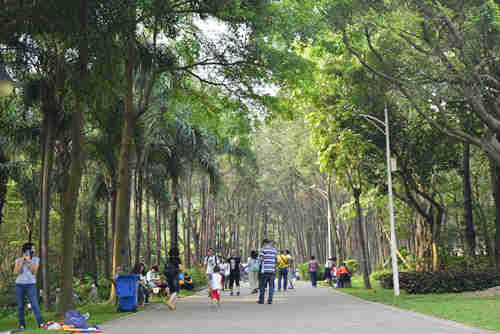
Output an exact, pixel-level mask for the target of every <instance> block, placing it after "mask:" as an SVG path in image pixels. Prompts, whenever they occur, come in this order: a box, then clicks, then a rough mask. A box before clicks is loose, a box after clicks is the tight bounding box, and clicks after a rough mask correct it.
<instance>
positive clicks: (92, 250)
mask: <svg viewBox="0 0 500 334" xmlns="http://www.w3.org/2000/svg"><path fill="white" fill-rule="evenodd" d="M95 209H96V208H93V209H92V208H90V210H95ZM89 218H91V219H92V220H91V221H89V238H88V241H89V242H88V249H89V252H88V258H89V273H90V274H91V275H92V277H93V278H94V279H97V260H98V259H97V249H96V245H97V240H96V239H97V238H96V226H95V224H96V218H97V217H96V216H95V212H94V213H93V214H92V216H91V217H89Z"/></svg>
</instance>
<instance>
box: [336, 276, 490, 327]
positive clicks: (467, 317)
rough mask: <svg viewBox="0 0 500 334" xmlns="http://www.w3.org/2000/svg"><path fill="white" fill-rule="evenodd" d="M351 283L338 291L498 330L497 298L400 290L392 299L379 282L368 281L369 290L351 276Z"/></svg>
mask: <svg viewBox="0 0 500 334" xmlns="http://www.w3.org/2000/svg"><path fill="white" fill-rule="evenodd" d="M352 283H353V287H352V288H350V289H341V290H340V291H342V292H344V293H348V294H350V295H353V296H357V297H359V298H362V299H366V300H370V301H373V302H378V303H383V304H387V305H392V306H395V307H399V308H403V309H407V310H412V311H416V312H420V313H425V314H429V315H433V316H436V317H438V318H442V319H448V320H454V321H456V322H460V323H463V324H466V325H471V326H475V327H481V328H484V329H490V330H495V331H500V317H498V310H499V309H500V297H477V296H471V295H461V294H427V295H409V294H408V293H406V291H404V290H401V294H400V296H399V297H395V296H394V293H393V291H392V290H386V289H382V288H381V287H380V282H379V281H375V280H371V283H372V287H373V289H372V290H366V289H364V288H363V279H362V278H361V277H354V278H353V281H352Z"/></svg>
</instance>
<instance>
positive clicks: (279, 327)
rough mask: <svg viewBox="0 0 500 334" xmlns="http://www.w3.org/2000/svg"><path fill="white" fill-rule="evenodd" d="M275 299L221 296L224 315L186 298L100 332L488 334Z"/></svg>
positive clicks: (314, 294)
mask: <svg viewBox="0 0 500 334" xmlns="http://www.w3.org/2000/svg"><path fill="white" fill-rule="evenodd" d="M297 285H298V286H297V288H296V289H295V290H290V291H289V292H287V293H278V294H275V300H274V303H273V304H272V305H268V304H264V305H259V304H257V303H256V297H255V295H250V293H249V289H242V295H241V296H239V297H236V296H233V297H230V296H223V304H222V307H221V309H220V311H217V310H216V309H215V308H213V307H210V306H209V305H208V297H207V296H206V294H203V295H199V296H192V297H188V298H184V299H182V300H181V301H179V303H178V304H177V310H176V311H169V310H168V308H167V307H166V305H164V304H152V305H149V306H148V309H147V310H146V311H143V312H138V313H136V314H133V315H130V316H127V317H124V318H121V319H117V320H115V321H112V322H109V323H107V324H106V325H104V326H102V327H103V329H104V330H105V333H107V334H142V333H167V332H168V333H173V334H174V333H183V334H184V333H203V334H247V333H248V334H250V333H252V334H254V333H258V334H268V333H287V334H323V333H324V334H332V333H353V334H364V333H366V334H401V333H403V334H438V333H439V334H448V333H463V334H466V333H467V334H483V333H484V334H486V333H492V332H489V331H485V330H480V329H476V328H472V327H467V326H464V325H460V324H457V323H454V322H451V321H445V320H440V319H437V318H434V317H430V316H426V315H421V314H417V313H414V312H409V311H405V310H400V309H396V308H392V307H389V306H384V305H381V304H375V303H370V302H365V301H362V300H360V299H358V298H355V297H352V296H348V295H344V294H341V293H337V292H335V291H334V290H332V289H327V288H321V287H320V288H316V289H313V288H311V287H310V286H309V285H307V284H305V283H299V284H297Z"/></svg>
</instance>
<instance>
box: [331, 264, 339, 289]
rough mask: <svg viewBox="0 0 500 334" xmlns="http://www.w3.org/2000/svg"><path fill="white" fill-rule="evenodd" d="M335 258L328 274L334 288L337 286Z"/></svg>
mask: <svg viewBox="0 0 500 334" xmlns="http://www.w3.org/2000/svg"><path fill="white" fill-rule="evenodd" d="M335 261H336V259H335V258H334V262H333V266H332V268H331V269H330V275H331V277H332V285H333V287H334V288H338V279H337V266H336V264H335Z"/></svg>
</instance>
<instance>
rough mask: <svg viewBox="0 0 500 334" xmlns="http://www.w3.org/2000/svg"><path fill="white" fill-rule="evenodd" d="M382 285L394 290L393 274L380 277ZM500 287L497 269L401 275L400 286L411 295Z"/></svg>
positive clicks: (405, 273) (499, 275)
mask: <svg viewBox="0 0 500 334" xmlns="http://www.w3.org/2000/svg"><path fill="white" fill-rule="evenodd" d="M380 285H381V286H382V287H383V288H385V289H392V288H393V282H392V274H386V275H381V276H380ZM499 285H500V272H499V271H497V270H495V269H489V270H483V271H477V272H476V271H438V272H402V273H399V286H400V288H401V289H404V290H406V292H408V293H410V294H426V293H457V292H465V291H478V290H485V289H489V288H492V287H495V286H499Z"/></svg>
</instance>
